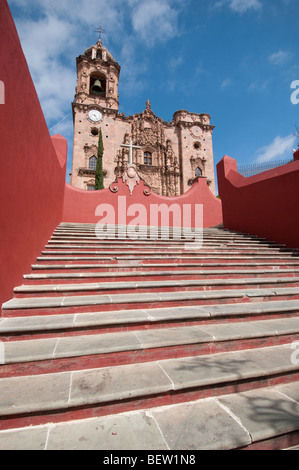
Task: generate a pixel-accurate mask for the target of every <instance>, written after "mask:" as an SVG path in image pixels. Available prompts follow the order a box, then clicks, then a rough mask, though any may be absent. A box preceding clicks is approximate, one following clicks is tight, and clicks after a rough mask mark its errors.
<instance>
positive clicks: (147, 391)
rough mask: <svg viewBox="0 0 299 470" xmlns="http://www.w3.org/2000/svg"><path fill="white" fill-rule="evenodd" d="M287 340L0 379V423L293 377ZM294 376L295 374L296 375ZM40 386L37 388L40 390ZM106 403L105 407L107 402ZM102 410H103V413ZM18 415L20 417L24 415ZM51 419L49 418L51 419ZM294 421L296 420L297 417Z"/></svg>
mask: <svg viewBox="0 0 299 470" xmlns="http://www.w3.org/2000/svg"><path fill="white" fill-rule="evenodd" d="M292 352H293V349H292V345H291V344H285V345H281V346H271V347H262V348H255V349H247V350H242V351H233V352H225V353H218V354H214V355H212V356H211V355H206V356H193V357H182V358H177V359H166V360H156V361H155V362H145V363H142V364H138V363H137V364H128V365H121V366H112V367H105V368H97V369H96V368H94V369H87V370H76V371H67V372H57V373H49V374H42V375H33V376H30V375H28V376H22V377H11V378H0V387H1V396H0V416H1V421H0V428H1V429H5V428H9V427H11V425H10V420H11V424H12V426H13V427H14V426H15V425H16V423H17V422H18V419H17V418H18V417H19V418H21V419H22V422H23V423H24V422H25V424H26V425H29V424H32V425H33V424H37V423H38V424H45V423H47V422H53V421H52V419H54V420H55V421H56V422H57V421H60V420H61V417H62V416H61V415H62V414H63V413H64V412H69V413H68V415H67V416H68V417H69V418H71V419H73V418H74V417H75V416H77V417H78V411H79V410H81V414H79V415H80V416H81V417H82V418H83V417H89V416H94V414H93V413H94V412H96V413H99V412H100V413H101V414H102V415H104V414H110V407H109V404H112V403H113V409H114V412H116V413H117V411H118V409H119V408H118V406H117V405H118V404H119V405H120V406H122V407H123V406H124V405H126V407H127V410H129V409H130V410H137V409H143V408H144V404H145V403H150V400H149V399H150V398H153V399H154V400H155V399H156V398H157V396H162V397H163V403H164V404H170V403H172V404H173V403H178V402H180V401H182V399H183V400H184V401H186V402H188V401H192V400H194V397H195V396H196V395H197V397H196V398H197V399H199V398H202V397H203V396H205V397H207V396H213V395H215V393H216V394H220V393H219V392H221V391H222V390H223V389H224V390H230V392H231V391H237V390H238V389H239V390H240V388H241V389H242V387H241V383H242V382H243V384H244V387H243V391H245V390H250V389H254V388H256V384H258V383H262V385H263V386H266V384H268V386H269V385H271V384H272V380H273V379H274V378H275V380H278V379H279V380H280V382H283V381H284V380H286V381H287V382H290V381H291V379H293V380H298V365H295V364H293V363H292V361H291V354H292ZM296 375H297V378H296ZM41 391H42V393H41ZM107 405H108V406H107ZM107 412H108V413H107ZM24 416H26V417H25V418H24ZM55 421H54V422H55ZM297 426H298V421H297Z"/></svg>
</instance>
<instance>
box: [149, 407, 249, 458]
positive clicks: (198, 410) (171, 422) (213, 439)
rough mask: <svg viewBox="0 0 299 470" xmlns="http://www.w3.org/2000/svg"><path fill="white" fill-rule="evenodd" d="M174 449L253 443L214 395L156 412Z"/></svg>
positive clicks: (156, 419) (213, 447)
mask: <svg viewBox="0 0 299 470" xmlns="http://www.w3.org/2000/svg"><path fill="white" fill-rule="evenodd" d="M152 415H153V417H154V418H155V421H156V422H157V423H158V425H159V429H160V430H161V432H162V434H163V437H164V439H165V441H166V442H167V445H168V447H169V448H170V449H175V450H186V449H188V450H198V449H200V450H226V449H236V448H239V447H243V446H245V445H249V444H250V443H251V438H250V435H249V433H248V432H246V431H245V430H244V429H243V428H242V427H241V426H240V425H239V424H238V423H237V421H235V420H234V419H233V418H232V417H231V416H230V415H229V414H228V413H227V412H226V411H225V410H224V409H223V408H222V407H221V406H220V405H219V404H218V403H217V401H216V400H215V399H213V398H210V399H206V400H202V401H198V402H191V403H187V404H182V405H175V406H172V407H168V408H166V407H165V408H162V409H160V410H159V409H157V410H155V411H153V412H152Z"/></svg>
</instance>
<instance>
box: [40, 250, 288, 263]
mask: <svg viewBox="0 0 299 470" xmlns="http://www.w3.org/2000/svg"><path fill="white" fill-rule="evenodd" d="M253 259H254V260H255V261H256V262H265V261H276V262H277V261H280V263H283V262H284V263H288V261H289V259H290V260H292V259H293V258H288V257H286V256H282V255H276V256H275V255H272V254H264V255H257V254H255V255H254V254H251V255H249V254H243V255H242V254H239V255H235V254H234V255H230V256H229V257H228V255H223V254H219V255H212V254H209V255H207V254H202V255H200V254H195V253H194V254H192V253H191V252H188V253H187V252H186V253H184V254H183V255H180V256H178V255H170V254H168V253H167V254H166V253H164V254H157V255H156V254H152V255H149V254H148V255H142V254H137V253H135V254H129V255H125V254H122V255H118V254H116V253H114V254H113V253H111V254H110V256H109V255H107V254H103V255H101V256H99V255H95V254H94V255H93V256H92V255H86V256H75V255H73V256H52V255H51V254H49V255H46V256H45V255H43V256H38V257H37V262H38V263H44V264H47V263H49V262H50V261H51V262H52V261H55V262H56V263H57V264H58V263H61V262H63V261H68V262H69V263H74V262H77V263H78V264H79V263H82V262H84V261H89V262H94V261H98V262H99V264H100V262H102V263H103V262H105V263H107V262H109V261H115V262H117V261H141V262H145V263H149V261H150V260H155V261H159V262H160V263H163V262H164V263H167V262H169V261H173V262H175V263H177V264H178V263H182V262H186V261H193V262H194V261H198V262H201V263H202V262H205V264H208V263H209V262H212V263H216V262H226V263H227V264H230V262H232V261H233V260H236V261H237V260H238V261H240V260H242V261H243V262H244V263H247V261H252V260H253ZM85 264H86V263H85Z"/></svg>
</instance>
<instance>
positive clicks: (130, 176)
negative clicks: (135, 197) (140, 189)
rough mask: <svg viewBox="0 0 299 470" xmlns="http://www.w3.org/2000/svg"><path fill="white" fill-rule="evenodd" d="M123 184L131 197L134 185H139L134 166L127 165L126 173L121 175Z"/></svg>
mask: <svg viewBox="0 0 299 470" xmlns="http://www.w3.org/2000/svg"><path fill="white" fill-rule="evenodd" d="M123 182H124V183H126V185H127V186H128V188H129V190H130V195H131V196H132V193H133V189H134V188H135V186H136V184H139V183H140V177H139V175H138V173H137V171H136V166H135V165H134V164H129V165H128V167H127V169H126V171H125V172H124V174H123Z"/></svg>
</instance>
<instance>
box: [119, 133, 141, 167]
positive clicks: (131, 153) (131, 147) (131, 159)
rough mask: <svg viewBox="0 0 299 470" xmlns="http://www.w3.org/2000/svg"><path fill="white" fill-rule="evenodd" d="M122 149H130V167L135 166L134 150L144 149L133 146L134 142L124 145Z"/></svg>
mask: <svg viewBox="0 0 299 470" xmlns="http://www.w3.org/2000/svg"><path fill="white" fill-rule="evenodd" d="M121 147H126V148H129V149H130V162H129V163H130V165H132V164H133V149H141V148H142V147H138V145H133V140H132V139H131V140H130V144H129V145H127V144H122V145H121Z"/></svg>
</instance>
